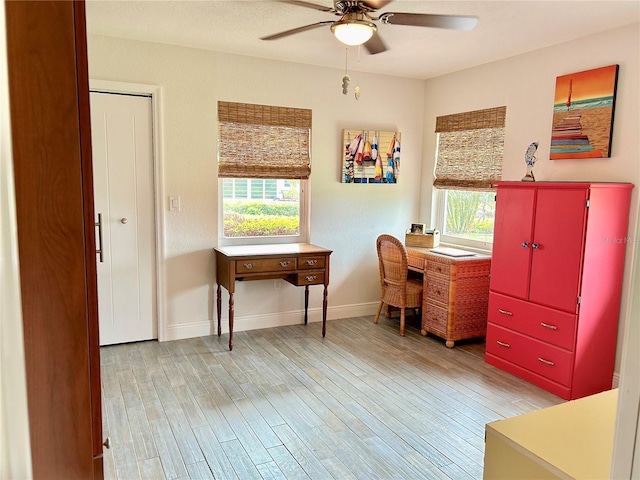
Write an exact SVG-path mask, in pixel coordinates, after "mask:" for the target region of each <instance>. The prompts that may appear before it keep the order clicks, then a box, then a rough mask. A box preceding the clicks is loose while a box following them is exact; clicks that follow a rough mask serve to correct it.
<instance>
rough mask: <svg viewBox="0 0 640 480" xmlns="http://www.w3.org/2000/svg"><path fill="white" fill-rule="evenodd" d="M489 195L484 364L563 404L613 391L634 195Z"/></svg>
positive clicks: (539, 191) (551, 186)
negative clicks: (491, 220)
mask: <svg viewBox="0 0 640 480" xmlns="http://www.w3.org/2000/svg"><path fill="white" fill-rule="evenodd" d="M496 187H497V193H496V218H495V227H494V240H493V257H492V261H491V282H490V294H489V315H488V325H487V337H486V342H487V346H486V349H487V350H486V356H485V359H486V362H487V363H489V364H491V365H494V366H496V367H498V368H501V369H502V370H505V371H507V372H509V373H511V374H513V375H516V376H518V377H520V378H523V379H525V380H527V381H529V382H531V383H533V384H535V385H538V386H539V387H542V388H544V389H545V390H548V391H550V392H552V393H554V394H555V395H558V396H560V397H562V398H564V399H566V400H571V399H575V398H580V397H584V396H587V395H591V394H594V393H598V392H601V391H604V390H608V389H610V388H611V384H612V378H613V368H614V362H615V354H616V341H617V333H618V321H619V318H618V317H619V313H620V295H621V290H622V276H623V270H624V258H625V251H626V247H627V227H628V221H629V205H630V200H631V190H632V188H633V185H631V184H628V183H587V182H496Z"/></svg>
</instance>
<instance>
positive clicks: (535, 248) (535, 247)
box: [531, 243, 540, 250]
mask: <svg viewBox="0 0 640 480" xmlns="http://www.w3.org/2000/svg"><path fill="white" fill-rule="evenodd" d="M531 248H533V249H534V250H537V249H538V248H540V245H539V244H537V243H532V244H531Z"/></svg>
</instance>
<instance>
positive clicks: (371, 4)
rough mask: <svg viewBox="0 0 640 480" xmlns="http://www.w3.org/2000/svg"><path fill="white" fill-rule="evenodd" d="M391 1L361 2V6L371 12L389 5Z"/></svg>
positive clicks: (369, 0) (365, 0)
mask: <svg viewBox="0 0 640 480" xmlns="http://www.w3.org/2000/svg"><path fill="white" fill-rule="evenodd" d="M392 1H393V0H363V1H362V4H363V5H364V6H365V7H367V8H370V9H371V10H380V9H381V8H384V7H386V6H387V5H389V4H390V3H391V2H392Z"/></svg>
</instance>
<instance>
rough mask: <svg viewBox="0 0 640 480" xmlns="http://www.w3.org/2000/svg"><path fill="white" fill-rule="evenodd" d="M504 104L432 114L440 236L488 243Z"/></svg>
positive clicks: (481, 245) (473, 244)
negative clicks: (476, 109) (435, 134)
mask: <svg viewBox="0 0 640 480" xmlns="http://www.w3.org/2000/svg"><path fill="white" fill-rule="evenodd" d="M505 115H506V107H497V108H490V109H487V110H478V111H473V112H465V113H459V114H454V115H447V116H444V117H438V118H437V121H436V132H438V147H437V153H436V157H437V158H436V169H435V181H434V187H435V188H436V193H435V204H436V212H437V215H436V225H437V227H438V228H439V229H440V231H441V238H442V241H443V242H447V243H453V244H459V245H463V246H469V247H478V248H487V246H488V245H490V244H491V243H493V222H494V218H495V193H494V192H493V187H492V186H491V184H492V182H494V181H497V180H500V179H501V178H502V155H503V149H504V120H505Z"/></svg>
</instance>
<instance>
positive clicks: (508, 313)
mask: <svg viewBox="0 0 640 480" xmlns="http://www.w3.org/2000/svg"><path fill="white" fill-rule="evenodd" d="M498 311H499V312H500V313H501V314H503V315H509V316H512V315H513V313H512V312H509V311H508V310H502V309H501V308H499V309H498Z"/></svg>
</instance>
